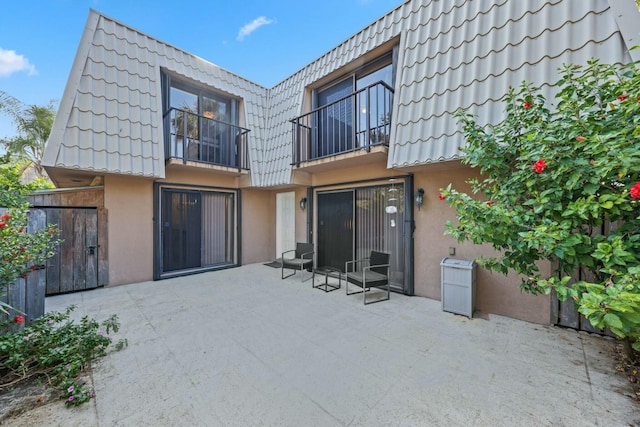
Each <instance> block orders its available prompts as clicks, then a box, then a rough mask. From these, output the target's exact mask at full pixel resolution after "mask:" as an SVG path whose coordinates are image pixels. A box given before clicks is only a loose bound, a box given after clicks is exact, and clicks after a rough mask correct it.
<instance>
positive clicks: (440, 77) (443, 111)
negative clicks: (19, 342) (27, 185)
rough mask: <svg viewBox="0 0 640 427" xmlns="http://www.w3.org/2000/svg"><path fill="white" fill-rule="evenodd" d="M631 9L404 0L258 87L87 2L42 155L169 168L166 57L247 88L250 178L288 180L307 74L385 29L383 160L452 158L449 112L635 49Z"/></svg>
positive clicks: (105, 165) (323, 73) (495, 114)
mask: <svg viewBox="0 0 640 427" xmlns="http://www.w3.org/2000/svg"><path fill="white" fill-rule="evenodd" d="M625 1H626V0H625ZM625 8H626V9H625ZM634 13H637V10H636V9H635V8H631V9H629V7H628V5H623V4H622V3H621V1H620V0H609V1H606V0H580V1H570V0H528V1H507V0H493V1H479V0H450V1H440V0H430V1H427V0H422V1H420V0H408V1H406V2H404V3H402V4H401V5H399V6H398V7H396V8H395V9H393V10H392V11H390V12H389V13H387V14H386V15H384V16H383V17H381V18H380V19H379V20H377V21H376V22H374V23H372V24H370V25H369V26H367V27H365V28H363V29H362V30H361V31H359V32H357V33H356V34H355V35H353V36H352V37H350V38H349V39H347V40H345V41H344V42H342V43H341V44H339V45H338V46H336V47H335V48H333V49H332V50H330V51H329V52H327V53H325V54H324V55H322V56H320V57H319V58H317V59H316V60H315V61H313V62H311V63H310V64H308V65H307V66H306V67H304V68H302V69H301V70H299V71H297V72H296V73H294V74H292V75H291V76H289V77H287V78H286V79H285V80H283V81H282V82H280V83H279V84H277V85H276V86H274V87H273V88H270V89H267V88H264V87H262V86H260V85H258V84H255V83H253V82H250V81H248V80H246V79H244V78H242V77H240V76H238V75H235V74H233V73H231V72H229V71H227V70H224V69H222V68H220V67H218V66H216V65H215V64H212V63H210V62H208V61H205V60H203V59H201V58H199V57H197V56H194V55H191V54H189V53H187V52H184V51H182V50H180V49H178V48H175V47H173V46H171V45H169V44H166V43H164V42H161V41H159V40H156V39H154V38H152V37H150V36H147V35H145V34H144V33H141V32H139V31H137V30H134V29H132V28H130V27H128V26H126V25H124V24H121V23H119V22H118V21H116V20H113V19H111V18H108V17H106V16H104V15H101V14H99V13H98V12H95V11H91V12H90V14H89V18H88V21H87V27H86V29H85V32H84V34H83V38H82V40H81V43H80V47H79V49H78V53H77V55H76V59H75V61H74V65H73V67H72V72H71V75H70V77H69V81H68V83H67V87H66V89H65V93H64V95H63V98H62V102H61V104H60V108H59V111H58V116H57V117H56V122H55V123H54V127H53V130H52V133H51V137H50V139H49V142H48V144H47V149H46V152H45V159H44V161H43V164H45V165H48V166H57V167H64V168H77V169H83V170H93V171H96V172H114V173H123V174H129V175H137V176H148V177H154V178H162V177H164V148H163V138H162V135H163V129H162V111H161V110H162V108H161V105H162V100H161V88H160V69H167V70H170V71H171V72H173V73H176V74H179V75H181V76H184V77H186V78H189V79H192V80H194V81H198V82H202V83H204V84H206V85H208V86H211V87H214V88H216V89H218V90H221V91H224V92H226V93H229V94H231V95H233V96H236V97H239V98H242V99H243V111H244V120H245V126H246V127H247V128H249V129H251V132H250V133H249V147H250V148H249V149H250V152H249V156H250V160H251V165H250V167H251V180H252V185H254V186H266V187H270V186H278V185H287V184H289V183H290V182H291V174H292V168H291V135H290V133H291V124H290V122H289V120H290V119H292V118H294V117H296V116H299V115H301V114H303V113H304V112H305V109H304V105H305V104H304V103H305V96H306V95H305V91H306V90H307V88H308V87H309V85H312V84H314V83H316V82H318V81H319V80H321V79H323V78H327V77H328V76H329V75H331V74H332V73H334V72H336V71H337V70H339V69H341V68H342V67H345V66H347V65H349V64H350V63H352V62H353V61H355V60H357V59H358V58H361V57H362V56H363V55H365V54H367V53H370V52H371V51H372V50H374V49H376V48H378V47H380V46H381V45H384V44H385V43H387V42H389V41H391V40H394V39H395V40H399V43H400V45H399V47H400V49H399V51H400V53H399V58H398V68H397V73H396V84H395V99H394V110H393V123H394V125H395V126H394V128H393V131H392V132H393V133H392V135H391V145H390V150H389V157H388V167H390V168H391V167H404V166H412V165H421V164H428V163H432V162H438V161H443V160H452V159H456V158H457V157H458V156H459V149H458V147H459V146H462V145H463V144H464V141H463V139H462V135H461V131H460V129H459V128H458V126H457V123H456V121H455V119H454V118H453V117H452V114H453V113H454V112H455V111H456V110H458V109H459V108H463V109H467V110H469V111H470V112H472V113H474V114H476V115H477V117H478V120H479V122H481V123H491V122H496V121H498V120H500V118H501V117H502V115H503V112H502V104H501V103H500V99H501V98H502V96H503V95H504V94H505V93H506V92H507V90H508V88H509V87H510V86H517V85H519V84H520V83H521V82H522V81H523V80H527V81H530V82H533V83H534V84H537V85H543V86H544V91H545V95H546V96H547V99H552V97H553V94H554V89H553V87H552V86H551V85H550V83H553V82H555V81H556V80H557V69H558V68H559V67H560V66H562V65H563V64H564V63H585V62H586V61H587V60H588V59H590V58H592V57H596V58H599V59H600V60H601V61H603V62H608V63H624V62H629V61H631V59H632V58H631V56H630V53H629V49H628V47H629V46H627V45H626V44H629V43H632V42H634V41H637V40H639V39H640V36H639V34H640V33H638V34H636V33H635V32H634V30H633V25H632V23H633V22H637V20H635V21H634V20H633V19H630V18H629V16H628V15H629V14H631V15H633V14H634ZM638 17H640V14H638ZM620 20H623V21H624V22H623V24H624V25H623V26H622V28H623V30H624V34H623V31H622V30H621V29H620V28H619V27H618V21H620ZM625 43H626V44H625Z"/></svg>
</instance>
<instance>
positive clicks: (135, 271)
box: [104, 175, 153, 285]
mask: <svg viewBox="0 0 640 427" xmlns="http://www.w3.org/2000/svg"><path fill="white" fill-rule="evenodd" d="M104 205H105V208H106V209H107V212H108V218H109V233H108V235H109V285H121V284H126V283H135V282H142V281H147V280H151V279H152V278H153V181H152V180H149V179H143V178H133V177H126V176H118V175H107V176H105V179H104Z"/></svg>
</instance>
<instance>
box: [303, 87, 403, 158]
mask: <svg viewBox="0 0 640 427" xmlns="http://www.w3.org/2000/svg"><path fill="white" fill-rule="evenodd" d="M392 105H393V88H391V87H390V86H389V85H387V84H386V83H384V82H382V81H380V82H377V83H374V84H372V85H370V86H368V87H366V88H363V89H360V90H358V91H356V92H354V93H352V94H350V95H347V96H345V97H343V98H341V99H338V100H337V101H334V102H332V103H331V104H327V105H324V106H322V107H320V108H316V109H315V110H313V111H311V112H309V113H307V114H304V115H302V116H300V117H297V118H295V119H293V120H291V123H292V138H293V157H292V159H293V162H292V165H295V166H301V164H304V163H306V162H314V161H316V160H320V159H326V158H329V157H332V156H337V155H340V154H345V153H352V152H356V151H359V150H365V151H366V152H370V151H371V150H372V148H373V147H388V146H389V136H390V134H391V108H392ZM303 166H304V165H303Z"/></svg>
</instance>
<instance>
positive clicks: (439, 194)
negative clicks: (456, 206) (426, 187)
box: [438, 193, 447, 200]
mask: <svg viewBox="0 0 640 427" xmlns="http://www.w3.org/2000/svg"><path fill="white" fill-rule="evenodd" d="M438 199H440V200H446V199H447V198H446V197H445V196H444V194H442V193H438Z"/></svg>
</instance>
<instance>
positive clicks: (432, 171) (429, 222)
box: [414, 162, 550, 324]
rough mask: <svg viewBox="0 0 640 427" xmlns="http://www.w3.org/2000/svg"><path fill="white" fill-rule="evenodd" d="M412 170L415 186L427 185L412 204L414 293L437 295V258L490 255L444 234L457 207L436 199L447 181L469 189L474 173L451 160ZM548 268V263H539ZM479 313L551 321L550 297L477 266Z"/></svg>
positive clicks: (483, 248) (489, 251)
mask: <svg viewBox="0 0 640 427" xmlns="http://www.w3.org/2000/svg"><path fill="white" fill-rule="evenodd" d="M422 169H423V170H421V171H419V172H416V173H415V174H414V187H415V189H416V190H417V189H418V188H423V189H424V190H425V196H424V200H425V202H424V205H423V206H422V208H421V209H420V210H418V209H417V208H416V209H415V212H414V214H415V221H416V230H415V233H414V248H415V260H414V261H415V262H414V265H415V269H414V274H415V282H414V283H415V294H416V295H419V296H425V297H428V298H432V299H437V300H440V272H441V267H440V262H441V261H442V259H443V258H444V257H451V258H460V259H474V258H477V257H479V256H481V255H494V254H495V251H494V250H493V248H491V247H490V246H487V245H482V246H480V245H474V244H473V243H470V242H463V243H458V242H457V241H456V240H455V239H453V238H452V237H451V236H448V235H445V234H444V232H445V228H446V227H445V223H446V221H448V220H451V221H454V222H455V219H456V212H455V209H453V208H452V207H450V206H449V205H448V204H447V203H446V202H445V201H442V200H439V199H438V193H439V191H440V189H441V188H445V187H446V186H447V185H449V184H450V183H451V184H453V187H454V188H455V189H457V190H459V191H465V192H467V193H469V194H470V193H471V191H470V190H471V188H470V186H469V185H468V184H467V183H466V180H467V179H468V178H469V177H471V176H474V174H475V172H474V171H472V170H471V169H470V168H468V167H465V166H461V165H459V164H458V163H455V162H451V163H450V164H449V169H447V170H443V169H442V168H441V167H437V168H429V167H428V166H424V167H423V168H422ZM450 247H453V248H455V255H453V256H452V255H449V248H450ZM541 268H542V270H543V273H544V270H546V271H549V265H548V264H547V263H545V264H544V265H541ZM476 285H477V287H476V310H477V311H478V313H477V315H479V316H484V315H487V314H488V313H494V314H500V315H504V316H508V317H512V318H516V319H522V320H527V321H529V322H534V323H541V324H548V323H549V322H550V299H549V297H548V296H542V295H540V296H532V295H530V294H526V293H523V292H522V291H520V288H519V285H520V279H519V278H518V277H517V276H516V275H513V274H512V275H510V276H504V275H502V274H499V273H492V272H489V271H487V270H485V269H483V268H480V267H478V270H477V278H476Z"/></svg>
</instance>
